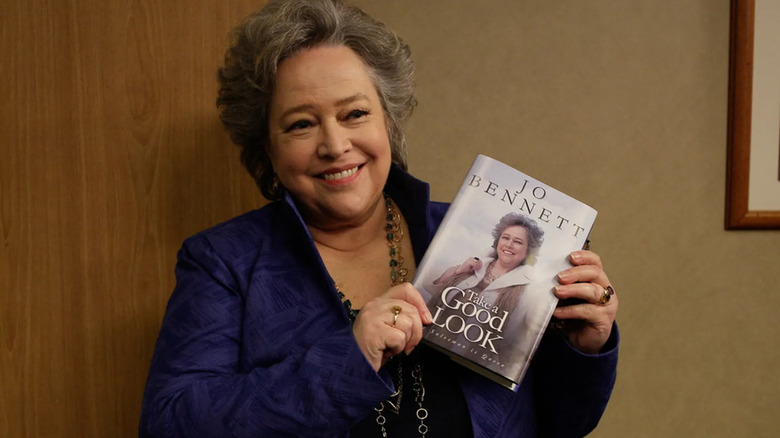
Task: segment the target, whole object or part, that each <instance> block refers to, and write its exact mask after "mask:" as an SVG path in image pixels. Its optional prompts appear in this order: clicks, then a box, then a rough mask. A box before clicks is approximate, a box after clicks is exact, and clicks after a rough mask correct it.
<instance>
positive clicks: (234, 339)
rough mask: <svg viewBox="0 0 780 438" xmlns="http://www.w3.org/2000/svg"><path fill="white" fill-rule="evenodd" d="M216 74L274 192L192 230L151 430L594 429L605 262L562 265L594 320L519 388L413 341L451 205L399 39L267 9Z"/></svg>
mask: <svg viewBox="0 0 780 438" xmlns="http://www.w3.org/2000/svg"><path fill="white" fill-rule="evenodd" d="M219 79H220V91H219V98H218V105H219V107H220V108H221V117H222V121H223V123H224V125H225V126H226V127H227V129H228V131H229V132H230V134H231V137H232V139H233V140H234V141H235V142H236V143H237V144H238V145H240V146H241V147H242V151H243V152H242V160H243V162H244V164H245V166H246V167H247V169H248V170H249V172H250V173H251V174H252V175H253V176H254V177H255V179H256V180H257V182H258V185H259V186H260V189H261V190H262V192H263V194H264V195H265V196H266V197H268V198H269V199H271V200H272V201H274V202H272V203H270V204H268V205H266V206H265V207H263V208H261V209H259V210H256V211H252V212H249V213H247V214H245V215H242V216H239V217H237V218H235V219H232V220H230V221H228V222H226V223H223V224H221V225H218V226H216V227H214V228H212V229H209V230H206V231H204V232H201V233H199V234H197V235H195V236H193V237H191V238H189V239H187V240H186V241H185V242H184V244H183V247H182V249H181V251H180V252H179V258H178V263H177V267H176V275H177V283H176V288H175V290H174V291H173V294H172V296H171V298H170V301H169V303H168V307H167V310H166V315H165V318H164V320H163V323H162V328H161V330H160V334H159V338H158V341H157V345H156V348H155V353H154V358H153V360H152V364H151V367H150V371H149V379H148V383H147V387H146V393H145V396H144V403H143V408H142V414H141V424H140V434H141V436H178V437H190V438H192V437H227V436H230V437H261V436H262V437H268V436H274V437H275V436H310V437H315V436H329V437H346V436H372V437H378V436H394V437H410V436H429V437H436V436H447V437H457V436H477V437H503V436H513V437H517V436H581V435H584V434H586V433H587V432H589V431H590V430H591V429H592V428H593V427H595V425H596V424H597V422H598V419H599V417H600V415H601V413H602V411H603V409H604V407H605V404H606V402H607V399H608V397H609V394H610V392H611V388H612V385H613V381H614V377H615V366H616V360H617V352H616V346H617V332H616V329H615V328H614V326H613V321H614V316H615V311H616V308H617V300H616V299H615V298H613V299H612V300H610V301H608V302H603V300H602V296H603V291H604V290H605V287H607V286H609V284H610V283H609V280H608V278H607V275H606V274H605V273H604V271H603V269H602V267H601V262H600V259H599V257H598V256H597V255H596V254H593V253H591V252H587V251H580V252H576V253H574V254H572V256H571V259H572V262H573V263H574V265H576V266H575V267H573V268H571V269H569V270H567V271H564V272H562V273H561V275H560V276H561V283H562V286H561V287H560V288H559V290H558V294H559V295H560V296H561V297H576V298H580V299H582V300H583V301H585V302H586V303H584V304H581V305H579V306H572V307H568V308H566V309H561V310H560V312H559V313H557V314H556V315H557V316H558V317H559V318H561V319H579V320H582V321H583V323H582V324H579V325H577V328H578V329H577V331H574V332H569V333H566V335H565V336H559V335H558V334H552V333H551V336H550V337H549V339H546V340H545V341H544V344H545V345H543V346H542V348H540V351H539V353H538V354H537V356H536V359H535V369H534V370H533V372H532V373H530V374H529V375H528V376H527V377H526V379H525V380H524V382H523V384H522V385H521V387H520V389H519V391H518V392H516V393H515V392H512V391H508V390H506V389H504V388H502V387H500V386H498V385H496V384H493V383H491V382H490V381H488V380H485V379H484V378H481V377H479V376H477V375H476V374H475V373H473V372H471V371H469V370H466V369H465V368H461V367H459V366H458V365H456V364H453V363H450V362H448V361H447V360H446V359H443V358H442V357H439V356H438V355H437V354H436V353H433V352H431V351H429V350H427V349H425V348H424V347H422V346H418V342H419V340H420V338H421V336H422V328H423V326H424V325H425V324H429V323H430V322H431V315H430V313H429V312H428V310H427V307H426V305H425V303H424V301H423V299H422V297H421V295H420V294H419V292H418V291H417V290H416V289H414V287H412V286H411V285H410V284H409V283H408V282H407V281H408V280H410V279H411V277H412V276H413V275H414V271H415V265H416V263H417V262H418V261H419V260H420V259H421V257H422V255H423V253H424V252H425V250H426V248H427V246H428V244H429V243H430V240H431V238H432V236H433V233H434V232H435V230H436V228H437V226H438V225H439V223H440V221H441V219H442V216H443V214H444V212H445V210H446V208H447V206H446V205H444V204H440V203H433V202H430V201H429V200H428V196H427V193H428V190H427V185H426V184H424V183H422V182H420V181H418V180H416V179H414V178H413V177H412V176H410V175H409V174H408V173H407V172H406V170H405V167H406V166H405V153H404V149H405V146H404V133H403V130H402V129H401V122H402V121H403V120H404V119H405V118H406V117H407V116H408V115H409V113H410V111H411V109H412V107H413V105H414V97H413V64H412V61H411V58H410V54H409V49H408V47H407V46H406V45H405V44H403V43H402V42H401V40H400V39H399V38H398V37H397V36H396V35H395V34H394V33H393V32H391V31H390V30H388V29H387V28H386V27H385V26H383V25H382V24H381V23H378V22H377V21H375V20H374V19H372V18H371V17H369V16H367V15H366V14H364V13H363V12H361V11H360V10H358V9H356V8H352V7H348V6H345V5H344V4H342V3H341V2H340V1H339V0H316V1H314V0H290V1H285V0H280V1H271V2H270V3H269V4H267V5H266V6H265V7H264V8H263V9H262V10H260V11H259V12H258V13H255V14H253V15H251V16H250V17H248V19H247V20H246V21H245V22H244V23H243V24H242V25H241V26H239V27H238V28H237V29H236V30H235V32H234V33H233V40H232V45H231V47H230V48H229V50H228V52H227V55H226V60H225V66H224V67H223V68H222V69H221V70H220V72H219ZM388 230H390V232H388ZM342 297H343V299H342ZM356 309H359V313H358V312H356V311H355V310H356ZM401 353H405V354H401ZM391 358H392V360H391ZM396 412H397V413H396Z"/></svg>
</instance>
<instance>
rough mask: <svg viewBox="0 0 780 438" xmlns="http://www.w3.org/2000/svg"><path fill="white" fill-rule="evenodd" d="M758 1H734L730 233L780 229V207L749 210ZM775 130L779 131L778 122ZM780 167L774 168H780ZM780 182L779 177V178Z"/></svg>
mask: <svg viewBox="0 0 780 438" xmlns="http://www.w3.org/2000/svg"><path fill="white" fill-rule="evenodd" d="M755 18H756V16H755V0H732V1H731V38H730V40H731V42H730V60H729V64H730V65H729V67H730V69H729V114H728V123H729V125H728V158H727V175H726V228H727V229H771V228H775V229H780V207H778V208H777V209H776V210H775V209H774V208H772V209H769V210H767V209H761V210H750V209H749V204H748V195H749V188H750V178H751V175H750V172H751V167H750V156H751V149H752V147H753V143H752V142H751V140H752V139H751V130H752V129H753V120H754V117H753V115H754V113H753V111H754V108H753V86H754V77H753V74H754V69H753V67H754V41H755V36H756V35H755V30H756V26H755ZM774 127H777V128H778V129H780V126H778V121H777V120H775V125H774ZM775 146H776V147H780V145H775ZM777 166H778V164H777V163H776V164H775V167H777ZM778 179H780V175H778Z"/></svg>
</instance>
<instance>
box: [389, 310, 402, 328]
mask: <svg viewBox="0 0 780 438" xmlns="http://www.w3.org/2000/svg"><path fill="white" fill-rule="evenodd" d="M390 310H392V311H393V327H395V322H396V321H398V314H399V313H401V310H403V309H401V306H393V307H392V308H391V309H390Z"/></svg>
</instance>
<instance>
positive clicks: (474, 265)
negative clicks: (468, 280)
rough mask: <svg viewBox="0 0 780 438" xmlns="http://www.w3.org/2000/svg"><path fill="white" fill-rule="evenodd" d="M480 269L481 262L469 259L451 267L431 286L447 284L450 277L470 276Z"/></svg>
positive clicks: (475, 258) (477, 258) (477, 259)
mask: <svg viewBox="0 0 780 438" xmlns="http://www.w3.org/2000/svg"><path fill="white" fill-rule="evenodd" d="M480 269H482V260H480V259H479V257H469V258H467V259H466V261H464V262H463V263H461V264H459V265H456V266H451V267H450V268H448V269H447V270H446V271H444V273H443V274H441V276H440V277H439V278H437V279H436V280H434V281H433V284H435V285H439V284H444V283H449V281H450V280H452V277H455V276H457V275H462V274H470V273H472V272H475V271H478V270H480Z"/></svg>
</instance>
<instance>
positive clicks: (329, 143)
mask: <svg viewBox="0 0 780 438" xmlns="http://www.w3.org/2000/svg"><path fill="white" fill-rule="evenodd" d="M320 127H321V128H320V138H319V139H318V140H319V143H318V144H317V155H319V156H320V157H322V158H326V157H329V158H337V157H339V156H341V155H342V154H344V153H345V152H347V151H349V150H350V149H352V142H351V140H350V137H349V132H348V130H347V129H346V128H344V127H343V126H341V125H339V123H337V122H335V121H331V122H327V123H322V124H321V125H320Z"/></svg>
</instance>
